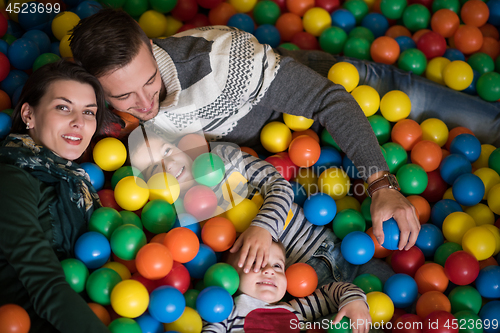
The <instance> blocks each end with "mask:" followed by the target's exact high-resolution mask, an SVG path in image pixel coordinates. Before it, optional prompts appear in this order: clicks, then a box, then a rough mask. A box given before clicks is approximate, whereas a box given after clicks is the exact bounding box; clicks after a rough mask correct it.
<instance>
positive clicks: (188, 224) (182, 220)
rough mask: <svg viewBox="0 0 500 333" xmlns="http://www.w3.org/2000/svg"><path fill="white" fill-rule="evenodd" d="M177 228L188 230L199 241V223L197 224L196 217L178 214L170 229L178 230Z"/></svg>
mask: <svg viewBox="0 0 500 333" xmlns="http://www.w3.org/2000/svg"><path fill="white" fill-rule="evenodd" d="M178 227H184V228H187V229H190V230H191V231H192V232H194V233H195V234H196V236H198V239H201V227H200V223H199V222H198V220H197V219H196V217H194V216H193V215H190V214H188V213H181V214H178V215H177V216H176V217H175V222H174V226H173V227H172V229H174V228H178Z"/></svg>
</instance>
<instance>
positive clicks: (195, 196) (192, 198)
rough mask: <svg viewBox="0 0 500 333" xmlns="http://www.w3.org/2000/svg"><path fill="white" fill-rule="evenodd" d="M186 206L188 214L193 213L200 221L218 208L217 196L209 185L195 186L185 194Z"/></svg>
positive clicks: (211, 214)
mask: <svg viewBox="0 0 500 333" xmlns="http://www.w3.org/2000/svg"><path fill="white" fill-rule="evenodd" d="M184 208H185V210H186V212H187V213H188V214H191V215H193V216H194V217H196V218H197V219H198V220H199V221H203V220H205V219H207V218H210V217H212V216H213V215H214V213H215V210H216V209H217V196H216V194H215V193H214V192H213V191H212V189H210V188H209V187H207V186H204V185H196V186H193V187H191V188H190V189H189V190H188V191H187V192H186V195H185V196H184Z"/></svg>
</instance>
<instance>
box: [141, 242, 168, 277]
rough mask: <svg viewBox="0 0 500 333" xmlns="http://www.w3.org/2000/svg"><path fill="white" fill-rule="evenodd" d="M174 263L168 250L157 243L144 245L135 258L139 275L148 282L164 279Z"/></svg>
mask: <svg viewBox="0 0 500 333" xmlns="http://www.w3.org/2000/svg"><path fill="white" fill-rule="evenodd" d="M173 264H174V261H173V259H172V254H170V251H169V249H168V248H167V247H166V246H165V245H163V244H158V243H150V244H146V245H144V246H143V247H142V248H141V249H140V250H139V252H137V256H136V258H135V265H136V266H137V270H138V271H139V274H141V275H142V276H144V277H145V278H146V279H149V280H158V279H161V278H164V277H165V276H166V275H167V274H168V273H170V270H171V269H172V265H173Z"/></svg>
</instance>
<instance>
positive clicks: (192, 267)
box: [184, 244, 217, 279]
mask: <svg viewBox="0 0 500 333" xmlns="http://www.w3.org/2000/svg"><path fill="white" fill-rule="evenodd" d="M216 262H217V258H216V256H215V252H214V251H213V250H212V249H211V248H209V247H208V246H207V245H205V244H200V248H199V250H198V253H197V254H196V256H195V257H194V259H193V260H191V261H188V262H186V263H185V264H184V266H185V267H186V268H187V269H188V271H189V275H190V276H191V277H193V278H195V279H203V277H204V276H205V272H206V271H207V270H208V268H209V267H210V266H212V265H214V264H215V263H216Z"/></svg>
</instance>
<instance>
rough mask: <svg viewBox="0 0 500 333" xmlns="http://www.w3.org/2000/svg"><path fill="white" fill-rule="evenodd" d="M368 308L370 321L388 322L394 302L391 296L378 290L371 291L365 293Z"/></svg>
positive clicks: (392, 311)
mask: <svg viewBox="0 0 500 333" xmlns="http://www.w3.org/2000/svg"><path fill="white" fill-rule="evenodd" d="M366 302H367V303H368V306H369V308H370V317H371V318H372V323H381V322H388V321H390V320H391V318H392V316H393V314H394V303H393V302H392V300H391V298H390V297H389V296H387V295H386V294H384V293H382V292H380V291H372V292H371V293H368V294H367V295H366Z"/></svg>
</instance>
